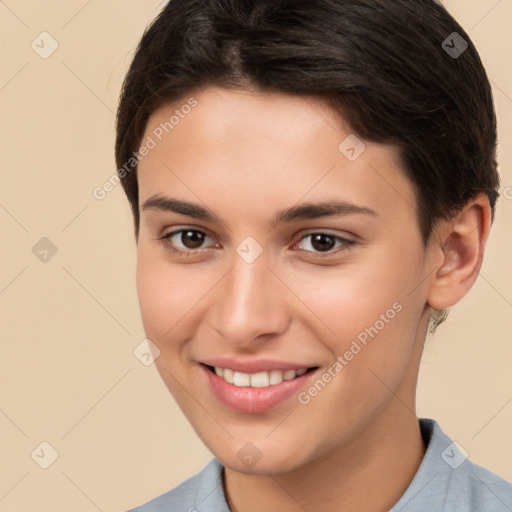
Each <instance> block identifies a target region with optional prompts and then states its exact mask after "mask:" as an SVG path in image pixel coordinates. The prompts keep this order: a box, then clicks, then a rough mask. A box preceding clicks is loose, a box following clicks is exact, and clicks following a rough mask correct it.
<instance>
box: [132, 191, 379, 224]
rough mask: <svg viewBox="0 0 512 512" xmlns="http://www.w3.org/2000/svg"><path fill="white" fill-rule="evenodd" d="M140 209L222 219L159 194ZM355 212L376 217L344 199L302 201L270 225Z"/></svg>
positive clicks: (278, 214)
mask: <svg viewBox="0 0 512 512" xmlns="http://www.w3.org/2000/svg"><path fill="white" fill-rule="evenodd" d="M141 210H142V211H144V210H160V211H169V212H174V213H180V214H182V215H187V216H188V217H193V218H194V219H200V220H206V221H210V222H218V223H222V219H221V218H220V217H219V216H218V215H217V214H215V213H214V212H212V211H211V210H209V209H208V208H205V207H203V206H200V205H198V204H195V203H190V202H188V201H183V200H181V199H174V198H171V197H164V196H161V195H159V194H155V195H153V196H151V197H150V198H148V199H147V200H146V201H145V202H144V204H143V205H142V207H141ZM355 213H356V214H365V215H372V216H375V217H378V213H377V212H376V211H375V210H372V209H371V208H368V207H366V206H358V205H355V204H352V203H347V202H346V201H326V202H321V203H304V204H301V205H298V206H292V207H291V208H286V209H285V210H281V211H279V212H277V214H276V215H275V216H274V218H273V219H272V221H271V226H272V227H274V226H276V225H277V224H281V223H291V222H296V221H299V220H307V219H317V218H320V217H329V216H335V215H349V214H355Z"/></svg>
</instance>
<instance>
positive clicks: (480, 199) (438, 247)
mask: <svg viewBox="0 0 512 512" xmlns="http://www.w3.org/2000/svg"><path fill="white" fill-rule="evenodd" d="M490 228H491V207H490V204H489V199H488V197H487V195H485V194H480V195H478V196H477V197H475V198H474V199H472V200H471V201H470V202H468V204H467V205H466V206H465V207H464V209H463V210H462V211H461V212H459V213H458V214H457V215H456V216H455V217H453V218H452V219H450V220H447V221H441V222H440V223H439V225H438V226H437V228H436V232H435V234H434V236H433V237H432V241H431V243H432V247H431V250H432V254H433V260H432V261H434V262H435V263H434V268H435V272H433V273H432V281H431V286H430V288H429V292H428V296H427V301H428V304H429V306H431V307H433V308H435V309H445V308H449V307H451V306H453V305H454V304H456V303H457V302H459V301H460V300H461V299H462V297H464V295H466V293H467V292H468V291H469V290H470V289H471V287H472V286H473V284H474V283H475V281H476V278H477V277H478V273H479V272H480V268H481V266H482V260H483V256H484V250H485V244H486V242H487V238H488V236H489V230H490Z"/></svg>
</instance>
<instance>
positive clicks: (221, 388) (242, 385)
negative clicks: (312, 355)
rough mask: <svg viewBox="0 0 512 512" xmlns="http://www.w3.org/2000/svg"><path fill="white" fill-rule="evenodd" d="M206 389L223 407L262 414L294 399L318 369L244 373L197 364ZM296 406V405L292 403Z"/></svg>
mask: <svg viewBox="0 0 512 512" xmlns="http://www.w3.org/2000/svg"><path fill="white" fill-rule="evenodd" d="M198 366H199V368H200V369H201V370H202V374H203V377H204V378H205V380H206V383H205V384H206V387H207V389H209V390H210V391H211V393H212V395H213V397H215V398H216V399H217V400H218V401H219V402H220V403H221V404H222V405H223V406H227V407H228V408H229V409H231V410H235V411H238V412H245V413H253V414H254V413H264V412H267V411H269V410H271V409H274V408H276V407H278V406H279V405H283V406H284V405H285V404H289V405H291V404H292V403H293V402H291V401H290V399H291V398H292V397H294V396H295V397H297V396H298V394H299V392H300V390H301V389H302V388H304V387H306V386H307V385H308V383H309V381H310V380H312V379H314V376H315V375H316V373H317V370H318V369H319V367H318V366H315V367H307V368H297V369H286V370H285V369H283V370H279V369H272V370H267V371H258V372H257V373H245V372H240V371H235V370H233V369H230V368H223V367H220V366H213V365H208V364H204V363H199V365H198ZM295 405H299V404H298V403H295Z"/></svg>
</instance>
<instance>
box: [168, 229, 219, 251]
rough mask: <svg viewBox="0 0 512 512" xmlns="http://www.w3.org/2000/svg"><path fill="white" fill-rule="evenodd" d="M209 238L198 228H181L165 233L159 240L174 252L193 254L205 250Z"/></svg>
mask: <svg viewBox="0 0 512 512" xmlns="http://www.w3.org/2000/svg"><path fill="white" fill-rule="evenodd" d="M207 238H210V237H209V236H208V235H207V234H206V233H203V232H202V231H198V230H197V229H180V230H176V231H173V232H172V233H166V234H164V235H163V236H161V237H160V238H159V240H160V241H162V242H164V243H165V245H166V247H167V248H168V249H169V250H170V251H172V252H176V253H180V254H186V255H192V254H194V253H196V252H199V251H202V250H203V244H204V242H205V240H206V239H207Z"/></svg>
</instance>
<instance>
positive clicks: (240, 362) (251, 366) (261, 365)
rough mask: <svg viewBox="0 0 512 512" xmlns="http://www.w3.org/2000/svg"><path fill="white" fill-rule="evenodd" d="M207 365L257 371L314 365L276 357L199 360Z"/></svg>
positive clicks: (291, 368) (293, 368) (242, 370)
mask: <svg viewBox="0 0 512 512" xmlns="http://www.w3.org/2000/svg"><path fill="white" fill-rule="evenodd" d="M200 362H201V363H203V364H206V365H208V366H218V367H220V368H229V369H230V370H234V371H235V372H243V373H258V372H264V371H271V370H301V369H302V368H313V367H314V366H315V365H308V364H303V363H293V362H288V361H279V360H278V359H233V358H230V357H216V358H212V359H203V360H201V361H200Z"/></svg>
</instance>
